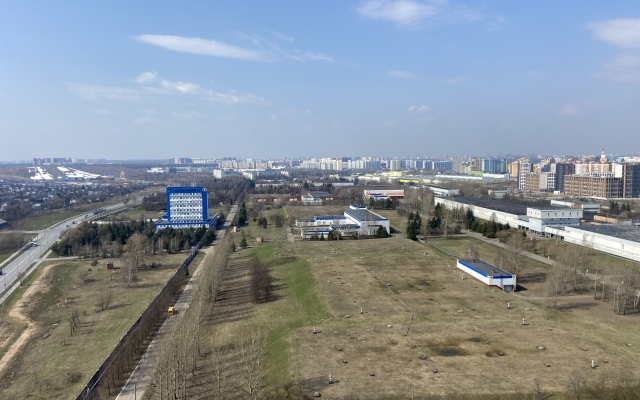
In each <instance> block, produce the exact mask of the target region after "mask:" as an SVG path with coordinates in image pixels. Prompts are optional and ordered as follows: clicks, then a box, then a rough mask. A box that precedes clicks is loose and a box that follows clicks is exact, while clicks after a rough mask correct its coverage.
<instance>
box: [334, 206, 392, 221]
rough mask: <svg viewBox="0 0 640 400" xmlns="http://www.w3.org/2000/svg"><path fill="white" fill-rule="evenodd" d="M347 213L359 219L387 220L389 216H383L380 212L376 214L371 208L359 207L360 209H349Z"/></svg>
mask: <svg viewBox="0 0 640 400" xmlns="http://www.w3.org/2000/svg"><path fill="white" fill-rule="evenodd" d="M344 213H345V214H349V215H350V216H352V217H353V218H355V219H356V220H358V221H369V220H372V221H386V220H387V218H383V217H381V216H379V215H378V214H374V213H372V212H371V211H369V210H366V209H362V208H358V209H355V210H354V209H348V210H345V211H344Z"/></svg>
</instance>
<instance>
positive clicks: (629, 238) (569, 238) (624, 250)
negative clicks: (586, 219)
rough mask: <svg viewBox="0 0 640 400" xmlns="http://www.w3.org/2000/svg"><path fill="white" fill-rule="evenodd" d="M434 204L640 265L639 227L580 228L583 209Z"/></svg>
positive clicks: (464, 201) (460, 200) (467, 201)
mask: <svg viewBox="0 0 640 400" xmlns="http://www.w3.org/2000/svg"><path fill="white" fill-rule="evenodd" d="M434 202H435V204H442V205H443V206H445V207H447V208H450V209H451V208H457V207H463V208H464V210H465V211H466V210H468V209H470V210H471V211H472V212H473V215H474V216H475V217H476V218H480V219H484V220H491V219H495V221H496V222H499V223H502V224H504V223H508V224H509V226H510V227H512V228H518V229H526V230H529V231H532V232H535V233H537V234H539V235H542V236H548V237H556V236H557V237H560V238H563V239H564V240H565V241H566V242H568V243H573V244H577V245H580V246H589V247H591V248H593V249H594V250H598V251H602V252H603V253H608V254H612V255H615V256H618V257H623V258H627V259H629V260H634V261H640V226H639V225H605V224H600V225H580V219H582V217H583V213H584V211H583V209H582V208H553V207H526V206H524V205H518V204H510V203H506V202H500V201H496V200H485V199H475V198H467V197H457V198H456V199H455V200H451V199H443V198H439V197H436V198H435V199H434ZM489 207H492V208H489Z"/></svg>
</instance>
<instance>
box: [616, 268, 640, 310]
mask: <svg viewBox="0 0 640 400" xmlns="http://www.w3.org/2000/svg"><path fill="white" fill-rule="evenodd" d="M611 281H612V283H611V286H612V288H613V309H614V311H615V313H616V314H626V313H627V311H631V310H633V311H637V309H638V308H637V307H638V302H639V299H640V291H639V289H640V285H639V283H640V274H639V273H638V269H637V268H634V267H632V266H628V265H623V266H620V267H617V268H616V269H615V270H614V274H613V276H612V277H611Z"/></svg>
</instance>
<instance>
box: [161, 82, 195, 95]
mask: <svg viewBox="0 0 640 400" xmlns="http://www.w3.org/2000/svg"><path fill="white" fill-rule="evenodd" d="M162 88H164V89H167V90H171V91H176V92H178V93H182V94H195V93H198V92H200V86H198V85H196V84H195V83H189V82H182V81H177V82H171V81H167V80H164V79H163V80H162Z"/></svg>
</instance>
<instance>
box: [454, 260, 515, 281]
mask: <svg viewBox="0 0 640 400" xmlns="http://www.w3.org/2000/svg"><path fill="white" fill-rule="evenodd" d="M459 261H460V262H462V263H464V264H466V265H467V266H469V267H471V268H473V269H476V270H478V271H480V272H482V273H483V274H485V275H487V276H493V277H498V276H509V277H511V276H513V274H512V273H511V272H509V271H505V270H504V269H502V268H498V267H496V266H495V265H492V264H489V263H488V262H486V261H482V260H481V259H479V258H473V259H471V258H469V259H465V260H459Z"/></svg>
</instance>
